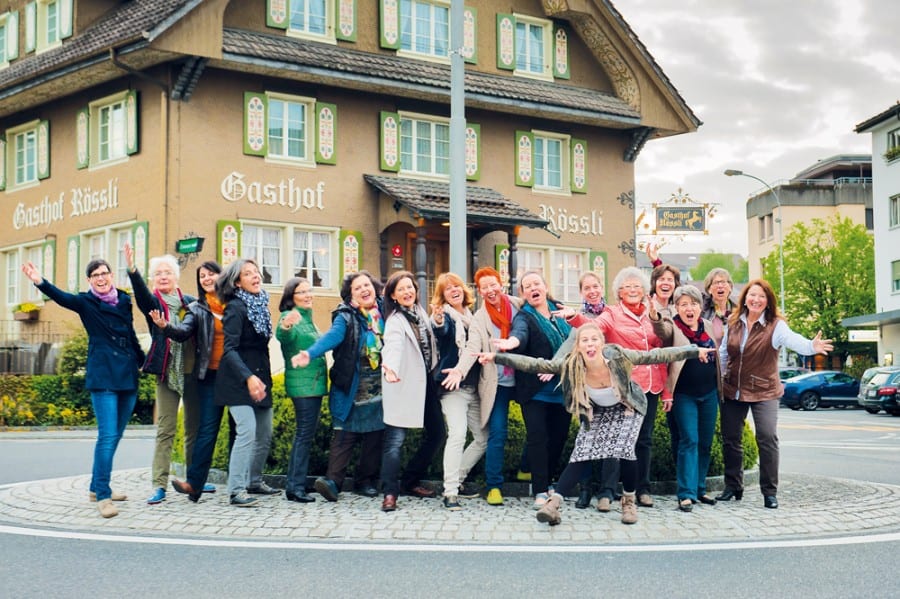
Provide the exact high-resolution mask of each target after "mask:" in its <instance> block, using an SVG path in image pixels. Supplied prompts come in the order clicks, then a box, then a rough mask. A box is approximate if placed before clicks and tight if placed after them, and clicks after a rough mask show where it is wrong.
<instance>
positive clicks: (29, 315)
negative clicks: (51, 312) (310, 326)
mask: <svg viewBox="0 0 900 599" xmlns="http://www.w3.org/2000/svg"><path fill="white" fill-rule="evenodd" d="M12 312H13V318H15V319H16V320H37V319H38V318H39V317H40V316H41V308H40V306H38V305H36V304H32V303H31V302H22V303H21V304H17V305H16V306H15V307H14V308H13V311H12Z"/></svg>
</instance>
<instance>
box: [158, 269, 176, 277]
mask: <svg viewBox="0 0 900 599" xmlns="http://www.w3.org/2000/svg"><path fill="white" fill-rule="evenodd" d="M153 276H154V277H174V276H175V273H174V272H172V271H171V270H157V271H156V272H155V273H153Z"/></svg>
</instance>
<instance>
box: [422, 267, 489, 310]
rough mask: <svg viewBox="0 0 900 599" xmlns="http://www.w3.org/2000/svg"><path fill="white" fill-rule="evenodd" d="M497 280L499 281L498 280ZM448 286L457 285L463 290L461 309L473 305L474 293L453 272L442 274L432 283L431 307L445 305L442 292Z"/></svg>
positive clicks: (445, 301)
mask: <svg viewBox="0 0 900 599" xmlns="http://www.w3.org/2000/svg"><path fill="white" fill-rule="evenodd" d="M498 280H499V279H498ZM450 285H457V286H459V287H462V289H463V308H471V307H472V306H474V305H475V293H474V292H473V291H472V288H471V287H469V286H468V285H466V282H465V281H463V280H462V277H460V276H459V275H458V274H456V273H453V272H445V273H442V274H441V275H440V276H439V277H438V278H437V281H435V283H434V294H433V295H432V296H431V305H432V306H440V305H443V304H446V303H447V300H445V299H444V291H446V290H447V287H448V286H450Z"/></svg>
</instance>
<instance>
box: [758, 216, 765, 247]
mask: <svg viewBox="0 0 900 599" xmlns="http://www.w3.org/2000/svg"><path fill="white" fill-rule="evenodd" d="M757 220H758V222H759V240H760V241H765V240H766V217H765V216H760V217H759V218H758V219H757Z"/></svg>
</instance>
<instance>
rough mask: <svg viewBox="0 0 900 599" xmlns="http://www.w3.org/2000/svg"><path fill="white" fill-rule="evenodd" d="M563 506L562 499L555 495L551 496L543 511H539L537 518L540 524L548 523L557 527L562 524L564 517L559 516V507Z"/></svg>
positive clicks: (542, 508)
mask: <svg viewBox="0 0 900 599" xmlns="http://www.w3.org/2000/svg"><path fill="white" fill-rule="evenodd" d="M561 504H562V497H561V496H560V495H557V494H556V493H554V494H553V495H551V496H550V498H549V499H548V500H547V503H545V504H544V505H543V506H542V507H541V509H539V510H538V512H537V514H536V515H535V517H536V518H537V521H538V522H546V523H547V524H549V525H550V526H556V525H557V524H559V523H560V522H562V516H560V515H559V507H560V505H561Z"/></svg>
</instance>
